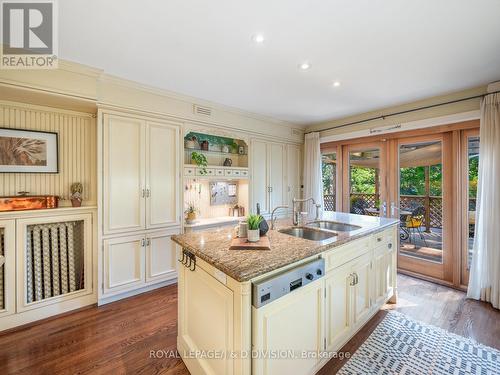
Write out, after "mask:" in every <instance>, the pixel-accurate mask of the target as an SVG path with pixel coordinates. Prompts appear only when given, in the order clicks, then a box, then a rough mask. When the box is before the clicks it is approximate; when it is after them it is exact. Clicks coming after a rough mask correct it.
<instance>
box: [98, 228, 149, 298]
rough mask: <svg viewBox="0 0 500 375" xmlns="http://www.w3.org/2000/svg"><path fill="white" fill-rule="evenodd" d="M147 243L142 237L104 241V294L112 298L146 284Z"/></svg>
mask: <svg viewBox="0 0 500 375" xmlns="http://www.w3.org/2000/svg"><path fill="white" fill-rule="evenodd" d="M145 241H146V239H145V238H144V236H142V235H136V236H126V237H118V238H113V239H109V240H105V241H104V247H103V253H104V257H103V259H104V262H103V265H104V285H103V294H105V295H107V296H111V295H114V294H117V293H122V292H126V291H128V290H131V289H136V288H137V287H139V286H141V285H143V284H144V283H145V251H146V250H145Z"/></svg>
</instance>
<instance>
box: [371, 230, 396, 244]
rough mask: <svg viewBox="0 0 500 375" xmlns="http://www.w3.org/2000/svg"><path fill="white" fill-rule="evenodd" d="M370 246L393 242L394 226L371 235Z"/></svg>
mask: <svg viewBox="0 0 500 375" xmlns="http://www.w3.org/2000/svg"><path fill="white" fill-rule="evenodd" d="M371 240H372V247H378V246H383V245H385V244H387V243H389V242H390V243H392V244H394V228H389V229H386V230H384V231H382V232H378V233H375V234H373V235H372V236H371Z"/></svg>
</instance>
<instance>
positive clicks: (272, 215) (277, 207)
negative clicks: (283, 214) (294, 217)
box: [271, 206, 288, 230]
mask: <svg viewBox="0 0 500 375" xmlns="http://www.w3.org/2000/svg"><path fill="white" fill-rule="evenodd" d="M279 208H288V206H276V207H274V209H273V212H271V230H274V223H275V222H276V218H275V217H274V213H275V212H276V210H277V209H279Z"/></svg>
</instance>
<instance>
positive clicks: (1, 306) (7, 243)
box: [0, 220, 16, 317]
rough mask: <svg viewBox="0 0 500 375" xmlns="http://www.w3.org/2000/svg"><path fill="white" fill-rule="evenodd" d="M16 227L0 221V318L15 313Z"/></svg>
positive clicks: (8, 222)
mask: <svg viewBox="0 0 500 375" xmlns="http://www.w3.org/2000/svg"><path fill="white" fill-rule="evenodd" d="M15 267H16V226H15V221H14V220H0V317H2V316H5V315H10V314H13V313H14V312H15V298H16V295H15V293H16V280H15V277H16V276H15V275H16V272H15Z"/></svg>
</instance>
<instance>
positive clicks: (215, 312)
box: [177, 262, 249, 375]
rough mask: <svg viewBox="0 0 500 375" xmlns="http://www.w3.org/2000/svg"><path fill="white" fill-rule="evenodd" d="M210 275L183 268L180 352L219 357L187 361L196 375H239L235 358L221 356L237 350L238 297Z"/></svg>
mask: <svg viewBox="0 0 500 375" xmlns="http://www.w3.org/2000/svg"><path fill="white" fill-rule="evenodd" d="M197 263H198V262H197ZM200 263H201V262H200ZM209 272H210V268H207V269H204V267H201V266H199V265H197V266H196V269H195V270H194V271H193V270H191V269H189V268H187V267H185V266H183V265H181V266H179V281H178V306H179V307H178V314H179V315H178V336H177V350H178V351H179V353H180V354H181V355H182V356H183V357H185V356H186V355H187V354H186V352H188V351H191V350H196V351H201V352H205V353H211V352H212V353H213V354H216V353H218V356H217V357H216V358H210V357H209V356H208V355H207V356H197V357H196V358H191V359H186V358H185V359H184V360H185V361H187V362H189V364H188V366H189V370H190V372H191V373H192V374H206V375H228V374H234V373H238V372H235V371H234V367H235V361H234V360H233V359H232V358H231V356H230V355H226V356H221V354H229V353H231V352H232V351H234V349H235V346H234V341H233V340H234V336H235V335H236V333H235V332H234V324H235V316H234V311H235V310H234V309H233V307H234V305H235V293H234V291H233V290H231V289H230V288H229V287H228V286H227V285H225V284H224V283H223V282H221V281H220V280H217V279H216V278H214V277H213V276H212V275H211V274H209ZM248 375H249V374H248Z"/></svg>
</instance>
